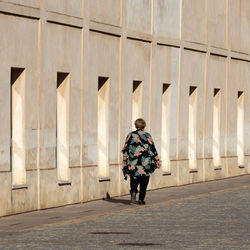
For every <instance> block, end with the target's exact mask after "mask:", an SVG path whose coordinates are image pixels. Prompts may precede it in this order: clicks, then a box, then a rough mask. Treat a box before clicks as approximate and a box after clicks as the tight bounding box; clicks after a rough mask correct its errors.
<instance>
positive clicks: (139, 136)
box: [122, 119, 160, 204]
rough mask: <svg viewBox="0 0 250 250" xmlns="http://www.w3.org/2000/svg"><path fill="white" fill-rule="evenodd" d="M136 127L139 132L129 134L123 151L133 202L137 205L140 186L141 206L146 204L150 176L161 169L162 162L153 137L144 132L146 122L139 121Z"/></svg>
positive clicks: (125, 171) (124, 165)
mask: <svg viewBox="0 0 250 250" xmlns="http://www.w3.org/2000/svg"><path fill="white" fill-rule="evenodd" d="M135 126H136V128H137V130H135V131H133V132H131V133H129V134H128V136H127V138H126V142H125V145H124V148H123V150H122V153H123V172H124V173H125V174H126V173H128V174H129V175H130V187H131V190H130V193H131V202H133V203H136V193H137V192H138V190H137V187H138V185H139V184H140V195H139V204H145V202H144V198H145V195H146V189H147V185H148V182H149V176H150V174H151V173H153V172H154V170H155V169H156V168H159V167H160V161H159V157H158V153H157V151H156V148H155V145H154V142H153V140H152V137H151V135H150V134H149V133H147V132H145V131H144V128H145V126H146V122H145V121H144V120H143V119H137V120H136V121H135Z"/></svg>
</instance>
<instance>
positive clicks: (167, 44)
mask: <svg viewBox="0 0 250 250" xmlns="http://www.w3.org/2000/svg"><path fill="white" fill-rule="evenodd" d="M157 45H159V46H166V47H173V48H178V49H179V48H180V46H179V45H175V44H169V43H163V42H160V43H157Z"/></svg>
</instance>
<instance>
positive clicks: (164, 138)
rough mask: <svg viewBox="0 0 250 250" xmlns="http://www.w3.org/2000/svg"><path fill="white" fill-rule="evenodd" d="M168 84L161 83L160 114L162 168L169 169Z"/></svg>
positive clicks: (169, 92) (169, 93)
mask: <svg viewBox="0 0 250 250" xmlns="http://www.w3.org/2000/svg"><path fill="white" fill-rule="evenodd" d="M170 98H171V88H170V84H168V83H163V85H162V115H161V117H162V118H161V160H162V170H163V171H170V157H169V147H170V136H169V135H170V119H171V117H170Z"/></svg>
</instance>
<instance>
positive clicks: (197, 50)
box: [184, 46, 207, 53]
mask: <svg viewBox="0 0 250 250" xmlns="http://www.w3.org/2000/svg"><path fill="white" fill-rule="evenodd" d="M184 49H185V50H190V51H194V52H200V53H207V50H201V49H196V48H189V47H187V46H185V47H184Z"/></svg>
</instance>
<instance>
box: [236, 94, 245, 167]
mask: <svg viewBox="0 0 250 250" xmlns="http://www.w3.org/2000/svg"><path fill="white" fill-rule="evenodd" d="M237 156H238V165H239V166H244V93H243V91H238V101H237Z"/></svg>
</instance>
